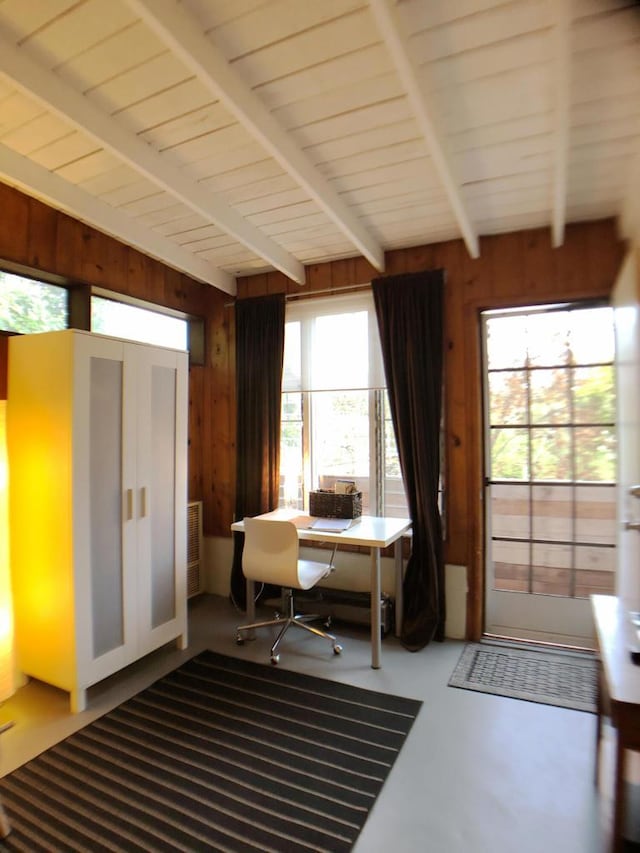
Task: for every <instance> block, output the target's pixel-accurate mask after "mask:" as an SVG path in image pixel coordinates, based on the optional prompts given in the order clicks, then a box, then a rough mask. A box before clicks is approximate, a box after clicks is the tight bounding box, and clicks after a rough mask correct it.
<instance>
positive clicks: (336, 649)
mask: <svg viewBox="0 0 640 853" xmlns="http://www.w3.org/2000/svg"><path fill="white" fill-rule="evenodd" d="M333 653H334V655H339V654H341V653H342V646H340V645H336V646H334V647H333Z"/></svg>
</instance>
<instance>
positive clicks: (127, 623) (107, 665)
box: [74, 334, 136, 683]
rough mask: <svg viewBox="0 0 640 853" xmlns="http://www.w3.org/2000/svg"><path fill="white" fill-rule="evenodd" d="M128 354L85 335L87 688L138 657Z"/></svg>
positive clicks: (117, 344) (79, 505)
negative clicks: (129, 437)
mask: <svg viewBox="0 0 640 853" xmlns="http://www.w3.org/2000/svg"><path fill="white" fill-rule="evenodd" d="M125 351H126V345H125V344H123V342H122V341H117V340H109V339H106V338H100V337H98V336H96V337H93V336H90V335H86V334H85V335H78V349H77V353H76V360H77V366H78V371H77V377H76V401H77V402H76V406H77V408H78V415H79V418H78V426H80V423H82V422H83V421H84V422H85V426H84V428H83V429H82V430H81V429H79V428H78V429H77V430H76V444H81V445H85V447H84V450H83V452H82V453H79V454H78V456H77V461H78V469H79V472H78V473H79V477H80V476H82V477H84V473H85V472H86V485H85V486H84V487H83V488H79V489H78V490H77V491H76V496H75V501H74V503H75V511H74V515H75V518H76V522H77V523H76V540H77V542H78V543H82V542H84V546H83V550H84V552H85V554H86V558H85V559H86V562H85V559H79V563H78V572H77V579H76V583H77V589H78V592H79V593H80V591H81V590H82V588H83V586H84V584H85V583H87V582H88V585H89V587H88V589H87V590H86V598H85V596H84V594H80V595H79V601H85V602H86V605H85V606H86V607H87V608H88V610H89V613H90V624H89V627H88V635H89V636H88V638H87V639H88V643H87V647H86V649H85V650H84V653H83V650H81V649H79V653H80V654H81V655H82V658H83V660H82V661H81V669H82V670H85V668H86V670H85V673H84V674H85V676H86V677H85V678H81V682H82V681H84V682H85V683H87V682H88V683H95V681H98V680H100V679H101V678H104V677H105V676H107V675H110V674H111V673H112V672H115V671H116V670H117V669H119V668H120V667H122V666H126V665H127V664H128V663H130V662H132V661H133V660H135V658H136V630H135V600H134V601H133V602H132V597H133V598H134V599H135V595H136V588H135V577H134V576H133V571H134V569H133V563H134V559H135V557H134V555H135V541H136V531H135V518H134V514H133V498H134V490H135V475H136V471H135V456H134V454H133V453H132V449H131V442H130V441H129V439H128V434H129V433H130V432H131V431H132V430H133V431H134V434H135V423H136V419H135V410H132V408H131V401H132V399H134V395H133V393H132V389H131V382H132V377H131V375H130V373H129V367H128V365H127V363H126V361H125ZM127 391H128V392H129V393H128V397H127ZM85 419H86V420H85ZM82 436H84V437H82ZM134 449H135V448H134ZM83 457H84V458H86V466H85V465H84V464H83ZM78 482H80V480H78ZM85 489H86V496H85ZM85 531H86V533H85ZM83 566H86V572H85V571H84V570H83ZM78 616H79V618H80V619H81V614H78Z"/></svg>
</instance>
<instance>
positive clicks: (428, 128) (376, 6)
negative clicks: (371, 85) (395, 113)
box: [369, 0, 480, 258]
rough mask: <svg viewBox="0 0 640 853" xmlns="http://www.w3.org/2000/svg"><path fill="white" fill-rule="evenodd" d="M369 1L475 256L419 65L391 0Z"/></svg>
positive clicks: (475, 241) (474, 241)
mask: <svg viewBox="0 0 640 853" xmlns="http://www.w3.org/2000/svg"><path fill="white" fill-rule="evenodd" d="M369 3H370V6H371V9H372V11H373V13H374V15H375V18H376V21H377V23H378V27H379V30H380V33H381V34H382V35H383V38H384V40H385V42H386V44H387V47H388V49H389V51H390V53H391V56H392V58H393V60H394V62H395V65H396V68H397V70H398V74H399V76H400V79H401V80H402V82H403V84H404V87H405V89H406V91H407V97H408V99H409V102H410V104H411V107H412V109H413V111H414V114H415V117H416V120H417V122H418V125H419V127H420V130H421V132H422V134H423V136H424V138H425V141H426V143H427V146H428V149H429V153H430V154H431V158H432V160H433V163H434V165H435V167H436V170H437V171H438V174H439V176H440V179H441V181H442V183H443V185H444V188H445V190H446V193H447V196H448V198H449V202H450V204H451V208H452V210H453V212H454V215H455V218H456V220H457V222H458V225H459V227H460V232H461V233H462V237H463V239H464V242H465V245H466V247H467V250H468V252H469V254H470V255H471V257H472V258H477V257H478V256H479V254H480V246H479V242H478V236H477V234H476V232H475V228H474V226H473V224H472V222H471V220H470V218H469V215H468V213H467V211H466V209H465V205H464V201H463V198H462V194H461V192H460V186H459V184H458V182H457V180H456V178H455V177H454V169H453V165H452V164H451V163H450V161H449V156H448V153H447V150H446V147H445V145H444V143H443V140H442V137H441V134H440V132H439V131H438V129H437V126H436V119H435V111H434V109H433V106H431V105H429V104H427V102H426V99H425V95H424V93H423V91H422V90H421V88H420V85H419V83H418V68H417V66H416V63H415V61H414V60H413V58H412V57H411V55H410V53H409V44H408V40H407V37H406V36H405V35H404V33H403V30H402V24H401V22H400V19H399V16H398V13H397V10H396V7H395V6H391V5H390V0H369Z"/></svg>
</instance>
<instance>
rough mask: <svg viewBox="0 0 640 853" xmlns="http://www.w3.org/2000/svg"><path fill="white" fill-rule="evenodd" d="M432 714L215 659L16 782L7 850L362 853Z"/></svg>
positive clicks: (143, 697) (149, 694) (194, 663)
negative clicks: (390, 782)
mask: <svg viewBox="0 0 640 853" xmlns="http://www.w3.org/2000/svg"><path fill="white" fill-rule="evenodd" d="M421 704H422V703H421V702H419V701H417V700H412V699H404V698H400V697H397V696H388V695H385V694H382V693H377V692H374V691H370V690H362V689H360V688H357V687H351V686H349V685H345V684H339V683H337V682H334V681H326V680H324V679H319V678H313V677H310V676H305V675H299V674H297V673H293V672H288V671H286V670H283V669H276V668H274V667H272V666H264V665H261V664H255V663H251V662H248V661H241V660H238V659H236V658H230V657H226V656H224V655H219V654H215V653H214V652H204V653H202V654H200V655H198V656H197V657H195V658H193V659H192V660H191V661H189V662H188V663H186V664H184V665H183V666H181V667H180V668H179V669H177V670H175V671H174V672H172V673H171V674H170V675H168V676H166V677H164V678H162V679H161V680H159V681H157V682H156V683H155V684H153V685H152V686H151V687H149V688H148V689H146V690H144V691H143V692H142V693H140V694H138V695H137V696H135V697H134V698H133V699H130V700H129V701H127V702H125V703H123V704H122V705H120V706H119V707H118V708H116V709H115V710H113V711H110V712H109V713H108V714H105V716H103V717H101V718H100V719H98V720H96V721H95V722H93V723H90V724H89V725H88V726H86V727H85V728H84V729H82V730H80V731H79V732H77V733H75V734H73V735H72V736H71V737H69V738H67V739H66V740H64V741H62V742H61V743H59V744H57V745H56V746H54V747H52V748H51V749H48V750H47V751H46V752H44V753H42V754H41V755H39V756H38V757H37V758H35V759H33V760H32V761H30V762H29V763H28V764H25V765H24V766H23V767H20V768H19V769H17V770H15V771H14V772H13V773H11V774H9V775H8V776H6V777H5V778H4V779H2V780H1V782H0V795H1V796H2V800H3V803H4V805H5V809H6V811H7V813H8V816H9V820H10V822H11V826H12V831H11V834H10V835H9V836H8V837H7V838H6V839H5V840H4V842H3V843H4V849H6V850H22V851H29V853H40V851H42V852H43V853H44V852H45V851H46V853H54V851H90V853H100V851H107V850H108V851H127V853H135V851H141V853H142V852H144V853H151V851H171V850H181V851H205V850H206V851H213V850H216V851H217V850H219V851H234V853H235V851H238V853H243V851H253V853H256V851H260V853H264V852H265V851H276V853H283V851H323V850H326V851H331V853H339V851H345V850H350V849H351V848H352V846H353V844H354V843H355V840H356V838H357V837H358V834H359V832H360V830H361V828H362V826H363V825H364V822H365V820H366V819H367V815H368V814H369V811H370V810H371V808H372V806H373V804H374V802H375V799H376V797H377V795H378V793H379V792H380V789H381V788H382V785H383V783H384V781H385V779H386V777H387V775H388V773H389V771H390V769H391V767H392V766H393V763H394V761H395V758H396V756H397V755H398V752H399V751H400V749H401V747H402V744H403V743H404V740H405V738H406V736H407V734H408V733H409V730H410V729H411V726H412V724H413V721H414V719H415V717H416V715H417V713H418V711H419V710H420V706H421ZM0 849H2V848H0Z"/></svg>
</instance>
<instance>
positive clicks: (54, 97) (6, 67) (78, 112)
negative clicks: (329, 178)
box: [0, 34, 305, 284]
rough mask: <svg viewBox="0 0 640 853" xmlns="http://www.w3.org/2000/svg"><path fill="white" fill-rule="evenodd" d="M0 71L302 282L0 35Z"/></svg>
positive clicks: (269, 247)
mask: <svg viewBox="0 0 640 853" xmlns="http://www.w3.org/2000/svg"><path fill="white" fill-rule="evenodd" d="M0 56H1V57H2V60H1V62H0V70H1V71H2V73H3V74H5V75H6V76H7V77H8V78H10V79H11V80H12V81H13V82H14V83H15V85H16V86H17V87H19V88H20V89H21V90H22V91H24V92H26V93H27V94H28V95H29V96H30V97H32V98H35V99H36V100H38V101H39V102H40V103H42V104H43V105H44V106H45V108H47V109H50V110H52V111H54V112H56V113H57V114H58V115H60V116H61V117H62V118H63V119H64V120H66V121H68V122H70V123H71V124H73V125H75V126H76V127H77V128H78V129H79V130H81V131H82V132H83V133H87V134H88V135H90V136H92V137H93V139H95V140H96V142H97V143H98V144H99V145H100V146H102V147H104V148H107V149H108V150H109V151H111V152H112V153H113V154H115V155H116V156H117V157H119V158H120V159H121V160H123V161H124V162H126V163H128V164H129V165H131V166H133V167H134V168H135V169H137V170H138V171H139V172H141V173H142V174H143V175H145V176H146V177H147V178H149V179H150V180H151V181H153V182H154V183H155V184H157V185H158V186H160V187H162V188H163V189H164V190H166V191H167V192H169V193H171V194H172V195H173V196H175V198H177V199H179V200H180V201H181V202H183V203H184V204H186V205H188V206H189V207H190V208H191V209H192V210H195V211H196V212H197V213H199V214H200V215H202V216H204V217H205V218H206V219H208V220H209V221H210V222H214V223H215V224H216V225H217V226H218V227H219V228H221V229H222V230H223V231H225V232H226V233H227V234H230V235H232V236H233V237H234V238H235V239H236V240H238V241H239V242H240V243H242V244H243V245H245V246H247V247H248V248H249V249H251V251H253V252H255V253H256V255H258V256H259V257H261V258H263V259H264V260H265V261H267V262H268V263H269V264H272V265H273V266H274V267H275V268H276V269H279V270H280V271H281V272H283V273H284V274H285V275H287V276H288V277H289V278H291V279H293V280H294V281H296V282H298V284H303V283H304V281H305V270H304V266H303V264H301V263H300V261H298V260H297V259H296V258H294V257H293V256H292V255H290V254H289V253H288V252H286V251H285V250H284V249H283V248H282V246H279V245H278V244H277V243H276V242H274V241H273V240H271V238H269V237H267V236H266V235H265V234H263V233H262V232H261V231H260V230H259V229H258V228H256V227H255V226H254V225H252V224H251V223H250V222H247V220H246V219H244V218H243V217H242V216H240V214H238V213H237V212H236V211H235V210H234V209H233V208H232V207H230V206H229V205H228V204H227V203H226V202H225V201H223V200H222V199H220V198H219V197H217V196H216V195H215V194H214V193H212V192H210V191H209V190H205V189H204V188H203V187H201V186H200V185H199V184H198V183H196V182H195V181H192V180H190V179H189V178H187V177H186V176H185V174H184V173H183V172H182V171H181V170H180V169H178V168H176V167H175V166H173V165H171V164H170V163H169V162H168V161H167V160H166V158H163V157H162V155H161V154H159V153H158V152H157V151H155V150H154V149H153V148H151V146H150V145H148V144H147V143H145V142H143V141H142V140H141V139H139V138H138V137H137V136H136V135H135V134H134V133H131V132H130V131H128V130H126V129H125V128H124V127H122V126H121V125H120V124H119V123H118V122H117V121H116V120H115V119H113V118H112V117H111V116H109V115H108V114H107V113H105V112H103V111H102V110H101V109H100V108H99V107H97V106H96V105H95V104H94V103H93V102H92V101H91V100H89V98H87V97H86V96H85V95H83V94H81V93H80V92H78V91H77V90H76V89H74V88H72V87H71V86H70V85H69V84H68V83H66V82H65V81H64V80H62V79H61V78H60V77H58V76H57V75H56V74H55V73H54V72H52V71H51V70H50V69H48V68H45V67H44V66H42V65H40V64H39V63H38V62H36V61H35V60H34V59H33V58H31V57H30V56H29V55H28V54H27V52H26V49H25V48H19V47H17V46H16V45H15V44H13V43H12V42H11V41H10V40H9V39H7V38H6V37H4V36H3V35H1V34H0Z"/></svg>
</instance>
